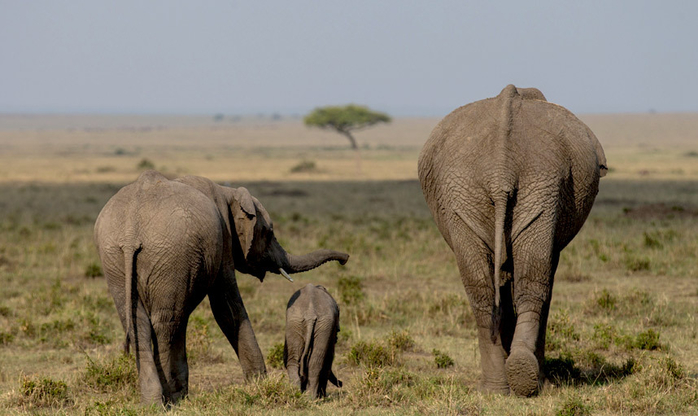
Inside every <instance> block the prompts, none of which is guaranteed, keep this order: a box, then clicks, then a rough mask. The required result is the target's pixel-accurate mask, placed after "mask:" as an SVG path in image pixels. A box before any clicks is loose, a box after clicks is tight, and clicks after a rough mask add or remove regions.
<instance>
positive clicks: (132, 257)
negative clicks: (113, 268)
mask: <svg viewBox="0 0 698 416" xmlns="http://www.w3.org/2000/svg"><path fill="white" fill-rule="evenodd" d="M123 251H124V297H125V299H126V343H125V344H124V352H126V353H128V348H129V344H130V342H129V339H131V340H132V341H133V344H134V345H133V349H134V351H136V353H137V351H138V344H137V343H138V336H137V335H136V324H135V322H136V318H135V317H134V314H135V313H136V312H135V311H134V309H133V299H134V297H137V296H134V283H133V281H134V279H135V278H136V255H137V254H138V252H139V251H140V246H139V247H133V246H131V247H124V248H123ZM136 291H137V289H136ZM136 295H137V294H136ZM131 331H133V337H132V336H131Z"/></svg>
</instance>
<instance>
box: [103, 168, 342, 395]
mask: <svg viewBox="0 0 698 416" xmlns="http://www.w3.org/2000/svg"><path fill="white" fill-rule="evenodd" d="M94 238H95V243H96V245H97V249H98V251H99V257H100V259H101V261H102V268H103V270H104V274H105V276H106V278H107V284H108V286H109V292H110V293H111V295H112V297H113V299H114V303H115V304H116V308H117V310H118V313H119V317H120V319H121V323H122V325H123V327H124V330H125V332H126V334H127V340H128V339H130V340H131V341H132V342H133V344H134V345H133V346H134V351H135V354H136V362H137V364H138V370H139V371H138V372H139V374H138V377H139V382H140V388H141V395H142V400H143V401H144V402H145V403H158V402H159V403H162V402H165V403H173V402H176V401H177V400H178V399H180V398H181V397H182V396H184V395H186V394H187V391H188V377H189V372H188V367H187V356H186V345H185V337H186V329H187V322H188V320H189V315H190V314H191V313H192V311H193V310H194V308H196V306H197V305H198V304H199V303H200V302H201V301H202V300H203V298H204V297H205V296H206V295H208V297H209V300H210V302H211V309H212V311H213V315H214V317H215V319H216V322H217V323H218V325H219V326H220V328H221V329H222V330H223V333H224V334H225V336H226V337H227V338H228V341H229V342H230V344H231V345H232V346H233V348H234V349H235V352H236V353H237V355H238V358H239V360H240V365H241V366H242V370H243V373H244V375H245V377H246V378H250V377H252V376H255V375H264V374H266V367H265V365H264V358H263V357H262V353H261V351H260V349H259V346H258V345H257V340H256V338H255V335H254V332H253V330H252V325H251V324H250V320H249V318H248V316H247V312H246V311H245V306H244V305H243V302H242V298H241V297H240V292H239V291H238V287H237V282H236V280H235V270H236V269H237V270H238V271H240V272H243V273H248V274H251V275H253V276H255V277H257V278H258V279H259V280H260V281H261V280H263V279H264V276H265V274H266V272H272V273H281V274H284V275H285V276H286V277H288V274H287V273H297V272H303V271H306V270H310V269H313V268H315V267H318V266H319V265H321V264H323V263H325V262H327V261H330V260H337V261H339V262H340V263H341V264H344V263H346V261H347V259H348V258H349V256H348V255H347V254H345V253H340V252H337V251H332V250H318V251H315V252H313V253H310V254H307V255H304V256H294V255H292V254H289V253H287V252H286V251H285V250H284V249H283V248H282V247H281V245H280V244H279V243H278V242H277V240H276V238H275V237H274V233H273V228H272V222H271V219H270V218H269V214H267V211H266V210H265V209H264V207H263V206H262V205H261V204H260V203H259V201H258V200H257V199H256V198H254V197H253V196H252V195H250V193H249V192H248V191H247V189H245V188H237V189H234V188H229V187H225V186H220V185H217V184H215V183H213V182H211V181H210V180H208V179H205V178H201V177H196V176H187V177H184V178H180V179H176V180H168V179H167V178H165V177H164V176H162V175H161V174H159V173H158V172H155V171H146V172H144V173H143V174H141V175H140V176H139V177H138V179H137V180H136V181H135V182H134V183H132V184H130V185H127V186H125V187H123V188H122V189H121V190H120V191H119V192H118V193H117V194H116V195H114V196H113V197H112V198H111V199H110V200H109V201H108V202H107V204H106V205H105V206H104V208H103V209H102V212H101V213H100V214H99V217H98V218H97V222H96V224H95V234H94ZM289 279H290V278H289ZM127 342H128V341H127Z"/></svg>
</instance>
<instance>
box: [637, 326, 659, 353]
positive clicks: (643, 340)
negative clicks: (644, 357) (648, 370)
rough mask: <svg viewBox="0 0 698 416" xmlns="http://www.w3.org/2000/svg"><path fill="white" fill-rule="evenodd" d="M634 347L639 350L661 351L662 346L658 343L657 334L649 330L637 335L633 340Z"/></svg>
mask: <svg viewBox="0 0 698 416" xmlns="http://www.w3.org/2000/svg"><path fill="white" fill-rule="evenodd" d="M635 347H637V348H638V349H641V350H658V349H661V348H662V344H660V343H659V332H655V331H654V330H653V329H651V328H650V329H648V330H647V331H645V332H641V333H639V334H638V335H637V338H636V339H635Z"/></svg>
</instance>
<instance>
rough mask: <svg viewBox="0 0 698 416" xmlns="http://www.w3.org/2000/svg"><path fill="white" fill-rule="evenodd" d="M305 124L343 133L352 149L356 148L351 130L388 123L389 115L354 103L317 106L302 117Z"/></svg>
mask: <svg viewBox="0 0 698 416" xmlns="http://www.w3.org/2000/svg"><path fill="white" fill-rule="evenodd" d="M303 121H304V122H305V125H306V126H309V127H320V128H323V129H332V130H335V131H336V132H337V133H339V134H342V135H344V136H345V137H346V138H347V139H349V142H350V143H351V147H352V148H353V149H358V148H359V147H358V146H357V144H356V140H355V139H354V136H352V134H351V132H352V131H356V130H361V129H363V128H366V127H370V126H373V125H374V124H378V123H389V122H390V121H391V119H390V116H389V115H387V114H385V113H380V112H378V111H373V110H370V109H369V108H368V107H364V106H361V105H356V104H349V105H345V106H327V107H319V108H316V109H315V110H313V111H312V112H311V113H310V114H308V115H307V116H305V118H304V119H303Z"/></svg>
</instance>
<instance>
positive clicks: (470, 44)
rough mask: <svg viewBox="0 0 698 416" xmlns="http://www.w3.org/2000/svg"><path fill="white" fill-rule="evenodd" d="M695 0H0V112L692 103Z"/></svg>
mask: <svg viewBox="0 0 698 416" xmlns="http://www.w3.org/2000/svg"><path fill="white" fill-rule="evenodd" d="M697 19H698V2H697V1H695V0H686V1H672V0H664V1H656V0H654V1H613V0H603V1H562V0H544V1H540V0H537V1H531V2H528V1H518V0H517V1H513V0H511V1H482V0H480V1H466V0H461V1H439V0H422V1H409V0H371V1H364V0H352V1H334V0H317V1H307V0H274V1H265V0H248V1H222V0H220V1H214V0H211V1H206V0H202V1H191V0H189V1H182V0H176V1H173V0H166V1H165V0H163V1H153V0H145V1H142V0H140V1H132V0H119V1H95V0H84V1H77V0H74V1H67V0H66V1H60V0H54V1H41V0H30V1H25V0H16V1H7V0H0V59H1V60H0V112H100V113H104V112H119V113H203V114H213V113H218V112H221V113H225V114H244V113H257V112H265V113H271V112H280V113H299V114H302V113H304V112H306V111H308V110H310V109H312V108H313V107H316V106H319V105H327V104H344V103H349V102H355V103H359V104H366V105H369V106H371V107H372V108H375V109H379V110H384V111H388V112H391V113H392V114H394V115H444V114H446V113H448V112H449V111H451V110H452V109H454V108H456V107H458V106H460V105H463V104H466V103H468V102H471V101H474V100H478V99H481V98H485V97H490V96H494V95H497V94H498V93H499V91H500V90H501V89H502V88H503V87H504V86H505V85H506V84H509V83H514V84H516V85H518V86H535V87H538V88H540V89H541V90H542V91H543V93H544V94H545V95H546V96H547V98H548V100H550V101H554V102H557V103H558V104H562V105H564V106H565V107H567V108H569V109H570V110H572V111H574V112H581V113H589V112H646V111H649V110H650V109H654V110H656V111H660V112H670V111H698V100H697V99H696V97H698V79H697V77H698V22H697Z"/></svg>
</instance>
